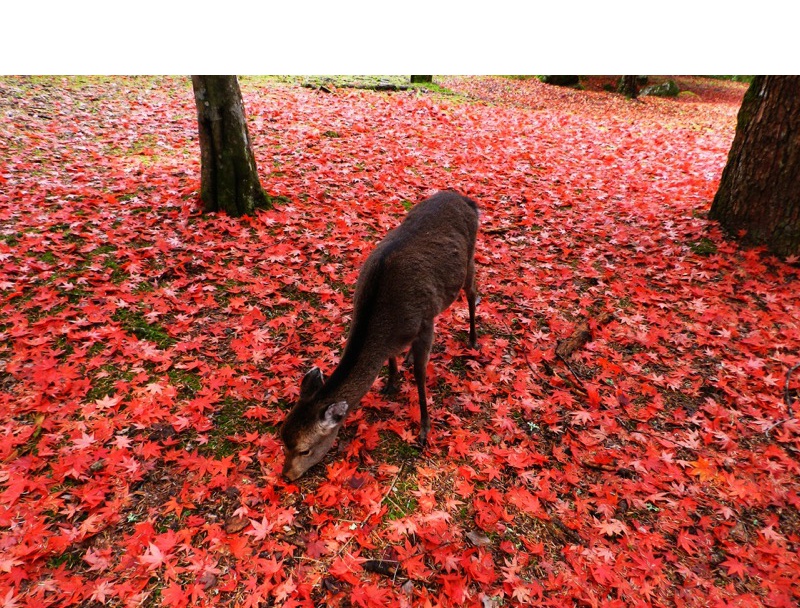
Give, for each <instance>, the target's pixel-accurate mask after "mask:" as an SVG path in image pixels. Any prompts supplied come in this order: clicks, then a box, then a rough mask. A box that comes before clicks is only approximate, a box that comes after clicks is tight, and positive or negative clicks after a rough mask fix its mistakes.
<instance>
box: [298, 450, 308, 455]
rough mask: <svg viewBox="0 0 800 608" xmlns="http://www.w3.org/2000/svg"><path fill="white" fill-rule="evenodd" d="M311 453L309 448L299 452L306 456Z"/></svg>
mask: <svg viewBox="0 0 800 608" xmlns="http://www.w3.org/2000/svg"><path fill="white" fill-rule="evenodd" d="M310 453H311V450H303V451H302V452H299V454H300V456H308V455H309V454H310Z"/></svg>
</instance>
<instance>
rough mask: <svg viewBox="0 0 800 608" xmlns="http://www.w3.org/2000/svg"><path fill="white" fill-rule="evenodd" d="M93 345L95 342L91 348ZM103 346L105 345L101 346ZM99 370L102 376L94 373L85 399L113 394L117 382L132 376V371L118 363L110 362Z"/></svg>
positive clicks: (94, 398)
mask: <svg viewBox="0 0 800 608" xmlns="http://www.w3.org/2000/svg"><path fill="white" fill-rule="evenodd" d="M95 346H97V344H95V345H93V346H92V348H94V347H95ZM100 346H102V345H100ZM103 348H105V347H104V346H103ZM101 350H102V348H101ZM100 371H101V372H103V374H102V376H99V377H98V376H97V375H95V376H94V377H93V378H92V388H90V389H89V392H87V393H86V401H97V400H98V399H103V398H104V397H108V396H109V395H113V394H114V392H115V391H116V388H115V385H116V383H117V382H120V381H125V382H130V381H131V380H133V377H134V374H133V372H131V371H129V370H124V369H122V368H120V367H119V366H118V365H113V364H111V363H107V364H106V365H103V366H102V367H101V368H100Z"/></svg>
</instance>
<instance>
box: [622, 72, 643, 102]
mask: <svg viewBox="0 0 800 608" xmlns="http://www.w3.org/2000/svg"><path fill="white" fill-rule="evenodd" d="M638 78H639V77H638V76H620V77H619V83H617V93H622V94H623V95H625V97H629V98H630V99H636V98H637V97H638V96H639V85H638V83H637V82H636V80H637V79H638Z"/></svg>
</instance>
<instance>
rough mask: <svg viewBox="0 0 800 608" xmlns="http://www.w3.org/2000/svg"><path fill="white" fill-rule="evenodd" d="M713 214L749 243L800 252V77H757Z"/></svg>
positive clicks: (783, 252)
mask: <svg viewBox="0 0 800 608" xmlns="http://www.w3.org/2000/svg"><path fill="white" fill-rule="evenodd" d="M709 217H710V218H711V219H714V220H718V221H719V222H720V224H722V226H723V228H725V229H726V230H727V231H729V232H731V233H733V234H735V235H738V236H741V237H743V241H744V242H746V243H750V244H756V245H758V244H764V245H766V246H767V247H768V248H769V250H770V251H772V252H773V253H776V254H778V255H782V256H788V255H798V254H800V76H756V77H755V79H753V82H752V84H751V85H750V88H749V89H748V90H747V93H746V94H745V96H744V100H743V101H742V107H741V108H740V110H739V117H738V122H737V125H736V135H735V137H734V139H733V145H732V146H731V151H730V153H729V154H728V162H727V164H726V165H725V169H724V171H723V172H722V179H721V181H720V184H719V190H717V194H716V196H715V197H714V202H713V203H712V205H711V211H710V213H709Z"/></svg>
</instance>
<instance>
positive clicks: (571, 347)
mask: <svg viewBox="0 0 800 608" xmlns="http://www.w3.org/2000/svg"><path fill="white" fill-rule="evenodd" d="M613 319H614V315H613V314H611V313H610V312H604V313H603V314H601V315H600V316H599V317H597V327H600V326H602V325H605V324H607V323H609V322H610V321H612V320H613ZM591 339H592V331H591V329H590V328H589V321H588V320H586V321H581V323H579V324H578V326H577V327H576V328H575V330H574V331H573V332H572V335H570V337H569V338H566V339H565V340H561V341H560V342H559V343H558V344H557V345H556V355H558V358H559V359H561V360H562V361H565V360H566V359H567V357H569V356H570V355H572V353H574V352H575V351H576V350H578V349H579V348H582V347H583V345H584V344H586V343H587V342H589V341H591ZM565 362H566V361H565Z"/></svg>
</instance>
